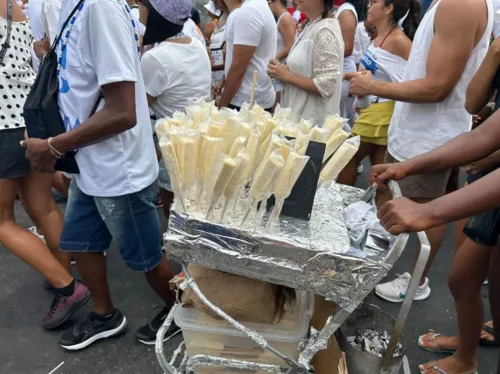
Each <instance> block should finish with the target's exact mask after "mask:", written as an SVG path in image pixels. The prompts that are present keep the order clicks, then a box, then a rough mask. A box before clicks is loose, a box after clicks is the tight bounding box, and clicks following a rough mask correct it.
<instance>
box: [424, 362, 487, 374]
mask: <svg viewBox="0 0 500 374" xmlns="http://www.w3.org/2000/svg"><path fill="white" fill-rule="evenodd" d="M431 364H434V362H432V363H431ZM428 369H432V370H435V371H437V372H438V373H439V374H448V373H447V372H446V371H444V370H443V369H441V368H440V367H438V366H437V365H433V366H431V367H429V368H428ZM428 369H427V370H428ZM418 371H419V372H420V374H424V373H425V371H424V370H420V369H419V370H418ZM474 374H478V372H477V371H476V372H474Z"/></svg>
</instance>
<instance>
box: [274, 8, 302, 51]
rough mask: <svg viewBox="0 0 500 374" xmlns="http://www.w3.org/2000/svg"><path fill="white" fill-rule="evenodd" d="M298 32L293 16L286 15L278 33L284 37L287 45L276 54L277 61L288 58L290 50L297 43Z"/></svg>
mask: <svg viewBox="0 0 500 374" xmlns="http://www.w3.org/2000/svg"><path fill="white" fill-rule="evenodd" d="M296 31H297V27H296V25H295V20H294V19H293V17H292V16H291V15H288V14H285V15H284V16H283V18H282V19H281V21H280V24H279V27H278V32H279V33H280V34H281V35H282V36H283V41H284V44H285V45H284V46H283V48H282V49H281V50H279V51H278V53H277V54H276V60H279V61H281V60H284V59H285V58H287V57H288V53H290V49H292V47H293V43H294V42H295V33H296Z"/></svg>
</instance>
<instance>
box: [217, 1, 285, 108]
mask: <svg viewBox="0 0 500 374" xmlns="http://www.w3.org/2000/svg"><path fill="white" fill-rule="evenodd" d="M226 37H227V41H226V63H225V77H226V81H225V85H224V90H223V92H222V96H221V99H220V103H219V105H220V106H221V107H229V108H233V109H239V108H241V106H242V105H243V104H244V103H245V102H249V101H250V95H251V91H252V81H253V76H254V72H257V81H256V86H255V96H254V100H255V103H256V104H258V105H260V106H261V107H263V108H264V109H266V110H272V107H273V106H274V102H275V92H274V89H273V84H272V82H271V78H270V77H269V76H268V75H267V72H266V70H267V64H268V63H269V61H271V60H272V59H274V58H275V57H276V21H275V20H274V17H273V14H272V13H271V10H270V9H269V6H268V5H267V2H266V0H245V1H244V2H243V4H242V5H241V7H240V8H238V9H235V10H234V11H233V12H232V13H231V14H230V15H229V18H228V20H227V26H226Z"/></svg>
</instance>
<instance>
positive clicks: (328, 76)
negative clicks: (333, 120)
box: [281, 18, 344, 126]
mask: <svg viewBox="0 0 500 374" xmlns="http://www.w3.org/2000/svg"><path fill="white" fill-rule="evenodd" d="M343 63H344V41H343V39H342V33H341V31H340V25H339V22H338V20H337V19H335V18H327V19H322V20H320V21H317V22H313V23H311V24H309V25H308V26H306V27H305V29H304V30H303V31H302V33H301V34H300V35H299V36H298V38H297V40H296V41H295V44H294V46H293V48H292V50H291V51H290V54H289V55H288V59H287V66H288V68H289V69H290V71H291V72H293V73H296V74H299V75H301V76H303V77H306V78H312V79H313V82H314V84H315V86H316V87H317V89H318V91H319V92H320V93H321V96H317V95H313V94H311V93H308V92H307V91H305V90H303V89H302V88H299V87H297V86H294V85H291V84H288V83H287V84H285V90H284V92H283V95H282V99H281V106H282V107H288V108H291V110H292V115H293V116H294V119H295V120H299V119H300V118H304V119H308V120H313V121H314V123H315V124H316V125H319V126H321V125H322V124H323V122H324V120H325V118H326V117H327V116H328V115H330V114H338V113H339V110H340V109H339V106H340V96H341V91H342V66H343Z"/></svg>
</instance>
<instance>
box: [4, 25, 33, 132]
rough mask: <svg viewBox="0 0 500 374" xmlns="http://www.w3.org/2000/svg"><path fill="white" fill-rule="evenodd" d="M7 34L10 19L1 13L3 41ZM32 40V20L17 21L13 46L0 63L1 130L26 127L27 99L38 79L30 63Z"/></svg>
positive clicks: (12, 38)
mask: <svg viewBox="0 0 500 374" xmlns="http://www.w3.org/2000/svg"><path fill="white" fill-rule="evenodd" d="M6 34H7V20H5V19H4V18H2V17H0V43H3V42H4V41H5V38H6ZM31 43H32V37H31V29H30V26H29V24H28V21H24V22H13V23H12V31H11V38H10V47H9V49H8V50H7V53H6V54H5V58H4V59H3V62H2V63H1V64H0V96H1V100H0V131H2V130H9V129H16V128H21V127H25V126H24V118H23V106H24V101H25V100H26V97H27V96H28V93H29V92H30V89H31V86H32V85H33V82H34V80H35V73H34V72H33V69H32V68H31V65H30V59H31Z"/></svg>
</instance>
